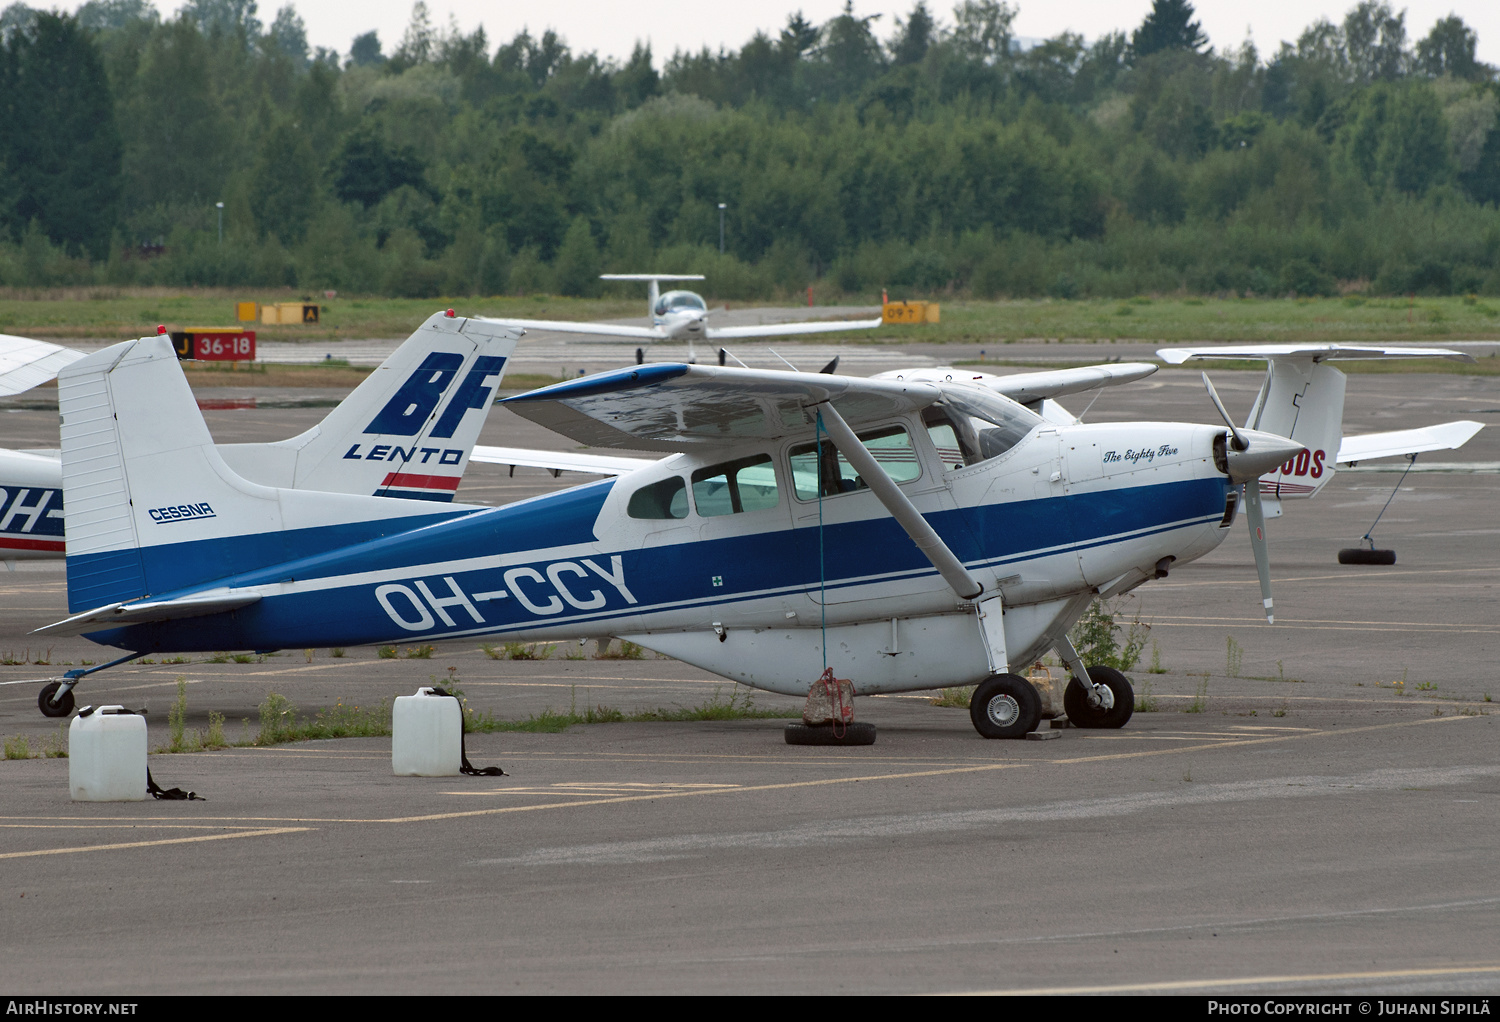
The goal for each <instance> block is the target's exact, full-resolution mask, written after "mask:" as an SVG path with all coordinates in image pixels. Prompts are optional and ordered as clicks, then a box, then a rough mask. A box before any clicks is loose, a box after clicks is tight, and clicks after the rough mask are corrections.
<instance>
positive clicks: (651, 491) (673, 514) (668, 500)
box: [625, 476, 688, 520]
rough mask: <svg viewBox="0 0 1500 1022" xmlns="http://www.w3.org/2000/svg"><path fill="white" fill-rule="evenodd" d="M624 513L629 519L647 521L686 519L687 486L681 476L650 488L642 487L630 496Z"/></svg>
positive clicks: (653, 484)
mask: <svg viewBox="0 0 1500 1022" xmlns="http://www.w3.org/2000/svg"><path fill="white" fill-rule="evenodd" d="M625 513H626V514H628V515H629V516H630V517H631V518H644V519H647V520H653V519H658V520H659V519H663V518H686V517H687V513H688V502H687V485H686V484H685V483H684V482H683V481H682V477H681V476H672V477H671V478H670V479H663V480H662V481H661V482H659V483H652V484H651V485H650V486H642V487H641V488H640V489H639V490H636V491H635V492H634V493H632V494H631V495H630V503H629V504H627V505H626V507H625Z"/></svg>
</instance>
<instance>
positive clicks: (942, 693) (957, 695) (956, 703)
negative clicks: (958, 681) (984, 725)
mask: <svg viewBox="0 0 1500 1022" xmlns="http://www.w3.org/2000/svg"><path fill="white" fill-rule="evenodd" d="M973 698H974V686H973V685H959V686H957V687H955V688H941V689H938V694H937V695H935V696H933V697H932V700H931V701H932V705H933V706H952V707H955V708H957V709H961V710H963V709H968V707H969V700H971V699H973Z"/></svg>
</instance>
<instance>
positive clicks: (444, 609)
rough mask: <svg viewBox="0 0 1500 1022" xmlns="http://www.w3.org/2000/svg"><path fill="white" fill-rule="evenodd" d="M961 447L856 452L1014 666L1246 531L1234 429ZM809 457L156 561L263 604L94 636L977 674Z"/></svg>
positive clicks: (724, 455)
mask: <svg viewBox="0 0 1500 1022" xmlns="http://www.w3.org/2000/svg"><path fill="white" fill-rule="evenodd" d="M945 429H946V427H942V426H937V427H935V426H934V423H933V421H932V420H931V418H930V417H929V418H927V419H924V417H923V416H922V415H920V414H912V415H907V416H896V417H892V418H891V420H890V422H888V423H884V424H876V425H874V426H871V427H861V429H860V430H859V433H860V437H861V439H862V440H863V439H865V438H866V437H867V436H872V435H877V434H878V435H880V436H882V437H883V438H884V439H882V440H877V441H873V443H876V444H881V445H883V446H882V447H881V450H880V451H879V452H877V454H878V457H879V458H880V459H881V461H882V464H883V465H885V466H886V467H887V468H888V469H889V471H890V474H891V475H892V478H894V479H895V480H896V481H897V482H898V484H899V485H900V486H901V489H902V491H903V492H904V493H905V494H906V495H907V497H908V498H909V499H910V500H911V501H912V503H913V504H914V505H915V506H916V507H917V508H918V510H920V511H921V512H922V514H923V515H924V517H925V518H926V519H927V520H928V522H929V523H930V524H931V525H932V526H933V528H934V529H935V530H936V531H937V532H938V534H939V535H940V536H941V537H942V538H943V540H944V541H945V542H946V543H947V544H948V546H949V547H950V548H951V549H952V550H953V551H954V553H955V554H957V556H958V557H959V558H960V559H961V560H962V561H963V563H964V564H965V566H966V567H967V568H968V569H969V570H970V571H971V572H972V573H973V574H974V575H975V577H976V578H977V579H979V581H981V582H982V583H983V584H984V587H985V589H986V591H987V592H993V591H996V590H998V591H999V592H1000V593H1001V594H1002V596H1003V599H1004V602H1005V606H1006V613H1005V631H1006V638H1007V644H1008V646H1009V650H1010V654H1011V661H1012V663H1022V662H1025V661H1026V660H1027V659H1029V658H1030V657H1032V656H1035V655H1036V654H1037V653H1038V652H1040V650H1041V649H1043V648H1045V647H1046V646H1047V645H1048V644H1049V643H1050V642H1052V641H1054V640H1055V638H1056V636H1057V635H1058V634H1059V630H1060V629H1066V628H1067V627H1068V626H1069V625H1071V624H1072V621H1073V620H1074V619H1076V617H1077V616H1078V615H1079V614H1081V613H1082V611H1083V609H1084V608H1085V607H1086V606H1087V604H1088V602H1089V600H1091V599H1092V598H1093V595H1094V594H1095V592H1097V591H1101V590H1108V591H1111V592H1114V591H1124V590H1125V589H1128V588H1130V587H1132V586H1133V585H1136V584H1139V583H1140V582H1141V581H1144V580H1146V579H1147V578H1150V577H1152V576H1153V575H1154V573H1155V571H1156V569H1157V566H1158V565H1159V564H1160V563H1162V561H1163V559H1164V558H1165V559H1171V560H1173V561H1175V562H1176V563H1183V562H1186V561H1190V560H1192V559H1194V558H1196V557H1200V556H1202V555H1203V554H1205V553H1207V552H1208V551H1209V550H1212V549H1213V548H1214V547H1215V546H1217V545H1218V543H1219V542H1220V541H1221V540H1222V539H1223V537H1224V536H1225V535H1226V534H1227V527H1228V525H1229V524H1230V520H1232V517H1233V506H1234V504H1233V499H1232V490H1233V488H1232V487H1231V484H1230V482H1229V480H1228V478H1227V476H1226V475H1225V474H1224V472H1223V470H1222V468H1221V467H1220V466H1217V465H1216V464H1215V457H1214V445H1215V441H1216V440H1219V442H1220V443H1222V435H1223V430H1222V429H1217V428H1214V427H1209V426H1196V425H1186V424H1181V423H1133V424H1120V423H1112V424H1108V425H1073V426H1054V425H1051V424H1042V425H1039V426H1036V427H1035V428H1032V429H1030V431H1029V432H1027V433H1026V434H1025V435H1024V436H1022V437H1020V438H1019V439H1016V440H1015V441H1014V442H1012V443H1010V445H1009V446H1008V448H1007V449H1004V450H998V449H997V448H996V447H995V446H993V445H992V446H991V447H990V448H989V449H987V450H986V451H984V452H983V453H984V454H986V455H988V456H986V457H980V456H979V455H978V453H977V452H975V451H973V450H969V451H967V452H965V451H960V450H959V449H957V448H956V447H955V446H954V445H953V440H954V439H955V438H954V434H953V431H952V430H951V429H946V431H945ZM903 438H904V439H903ZM870 443H871V442H867V446H870ZM828 450H830V451H831V448H829V449H828ZM871 450H872V451H874V450H875V448H874V447H871ZM811 451H812V445H809V444H808V443H806V442H805V440H804V441H802V442H798V441H791V440H788V441H784V442H774V443H773V442H765V443H750V444H747V445H746V446H745V447H744V448H743V449H730V448H725V447H723V446H718V445H715V446H714V447H713V448H712V451H711V453H709V452H706V453H705V454H702V455H699V454H695V453H694V454H679V455H675V456H673V457H670V458H667V459H665V460H663V461H661V462H658V463H656V464H654V465H652V466H650V467H648V468H644V469H641V470H639V471H637V472H635V473H632V474H630V475H626V476H623V477H621V478H619V479H615V480H605V481H602V482H596V483H590V484H585V485H583V486H579V487H574V488H572V489H568V490H564V491H561V492H558V493H554V494H549V495H546V496H542V497H538V498H534V499H532V500H528V501H523V502H520V503H517V504H512V505H508V506H506V507H500V508H485V509H479V508H472V507H463V506H453V507H452V508H451V510H448V509H445V510H444V511H443V512H441V513H438V514H435V515H433V516H430V517H424V518H423V519H421V520H420V522H414V521H413V520H410V519H408V520H407V521H406V523H405V524H403V525H401V526H400V527H399V528H400V531H392V532H389V533H386V532H384V531H383V530H382V528H381V527H379V526H377V525H372V524H371V523H366V524H365V525H363V526H360V527H358V528H357V529H356V528H354V527H351V528H350V529H349V530H347V532H346V533H341V532H340V530H339V529H338V528H334V529H319V530H304V531H307V532H309V533H314V532H315V533H317V535H307V536H298V535H288V534H280V535H278V537H277V538H276V540H275V544H274V545H275V550H276V551H278V555H277V556H276V557H274V560H276V561H279V563H276V564H275V566H274V567H269V568H266V567H261V565H265V564H266V563H268V560H271V559H273V558H269V557H268V556H267V555H268V553H269V547H268V538H267V537H266V536H249V537H241V538H225V539H215V540H205V541H201V542H199V543H196V544H185V545H178V546H172V547H162V548H150V547H146V548H142V549H141V550H140V555H141V556H142V557H143V558H161V559H162V563H159V564H151V565H148V568H149V570H150V573H151V575H152V577H153V578H162V579H166V580H168V581H169V583H171V582H173V581H175V582H180V583H181V584H180V586H176V587H175V588H172V591H170V592H168V591H159V592H157V593H155V594H154V596H155V597H157V598H162V599H167V598H171V597H172V596H175V595H184V594H186V593H189V592H196V591H203V590H207V589H216V588H223V587H230V588H233V589H237V590H241V589H248V590H253V591H255V592H258V593H259V594H260V595H261V597H262V598H261V600H260V602H258V603H256V604H253V605H252V606H249V607H245V608H243V609H240V610H237V611H234V612H232V613H224V614H217V615H213V616H207V617H200V618H194V619H188V620H180V621H172V622H165V623H160V624H153V625H139V626H134V627H129V628H121V629H115V630H112V631H109V632H98V633H93V635H92V637H93V638H94V639H96V641H100V642H105V643H108V644H111V645H117V646H120V647H122V648H125V649H130V650H137V651H173V652H191V651H210V650H220V649H269V648H301V647H313V646H350V645H358V644H374V643H419V642H427V641H432V640H437V639H453V638H462V637H473V638H476V639H477V638H478V637H480V636H495V637H499V638H503V639H506V640H519V641H555V640H561V639H577V638H580V637H588V636H604V635H613V636H622V637H626V638H630V639H632V640H633V641H637V642H640V643H642V644H643V645H646V646H648V647H650V648H653V649H657V650H660V651H662V652H664V653H668V654H670V655H672V656H675V657H678V658H679V659H683V660H687V661H689V662H692V663H695V664H698V665H700V666H703V667H705V668H706V669H708V670H711V671H714V672H716V673H719V674H721V675H723V676H725V677H730V678H734V679H735V680H739V681H744V682H747V683H749V684H752V685H757V686H760V687H764V688H769V689H774V690H778V691H788V692H796V691H805V690H806V687H807V684H808V683H809V682H810V681H811V680H812V679H813V678H815V677H816V676H817V674H818V673H820V671H821V667H822V663H821V660H820V659H819V658H820V657H821V656H823V655H824V654H825V653H826V655H827V656H828V657H829V662H830V663H834V662H838V663H839V664H840V665H848V664H851V663H852V664H854V665H855V666H854V667H853V668H850V669H853V670H859V671H860V672H862V673H861V677H862V678H863V679H865V680H864V681H863V683H861V682H860V681H858V680H857V681H856V684H857V686H859V690H860V691H862V692H876V691H898V690H902V689H918V688H930V687H933V686H935V685H947V684H955V683H967V682H969V681H972V680H976V679H977V678H982V677H983V676H984V675H985V673H986V672H987V666H986V663H985V658H984V652H983V649H982V648H981V647H980V645H979V641H978V638H977V636H978V630H977V628H976V627H975V625H974V610H973V607H972V606H971V605H968V604H966V603H964V602H963V601H960V600H959V599H958V598H957V597H956V596H955V594H954V592H953V591H952V590H951V589H950V588H949V587H948V586H947V584H946V583H945V582H944V581H943V579H942V578H941V577H940V576H939V575H938V573H937V571H936V570H935V569H934V568H933V566H932V564H931V563H929V562H928V561H927V559H926V558H925V557H924V555H923V554H922V553H921V552H920V551H919V550H917V548H916V547H915V546H914V545H913V543H912V541H911V540H910V539H909V538H907V536H906V535H905V533H903V532H902V530H901V528H900V527H899V526H898V525H897V524H896V522H895V521H894V520H892V518H891V517H890V515H889V514H887V513H886V511H885V509H884V508H883V507H882V506H881V504H880V503H879V501H878V500H877V499H876V498H875V496H874V494H872V493H871V492H870V491H869V490H868V489H867V488H864V487H863V485H862V483H861V481H860V480H859V479H858V478H857V477H854V478H849V477H848V476H847V474H846V475H845V476H844V477H839V476H838V471H839V470H838V467H837V465H835V466H834V467H833V469H832V470H829V468H828V465H829V464H831V462H830V463H823V464H822V465H821V468H820V467H819V464H820V463H818V462H817V457H818V456H817V455H816V454H815V453H811ZM830 471H831V473H832V475H831V477H830ZM820 476H821V478H820ZM1226 507H1227V508H1228V509H1229V510H1228V511H1226ZM414 524H415V525H418V527H416V528H413V527H412V525H414ZM187 547H191V549H187ZM99 567H100V568H101V570H102V569H103V568H104V567H105V566H103V565H100V566H99ZM69 570H70V579H71V577H72V576H73V574H74V572H75V570H76V571H77V572H78V573H79V576H80V577H83V576H84V575H85V574H86V573H87V572H88V571H90V570H92V567H91V566H90V565H88V564H84V563H78V564H74V563H72V562H71V561H70V565H69ZM74 609H75V610H77V609H83V608H81V607H75V608H74ZM867 647H868V648H867ZM924 651H925V652H924Z"/></svg>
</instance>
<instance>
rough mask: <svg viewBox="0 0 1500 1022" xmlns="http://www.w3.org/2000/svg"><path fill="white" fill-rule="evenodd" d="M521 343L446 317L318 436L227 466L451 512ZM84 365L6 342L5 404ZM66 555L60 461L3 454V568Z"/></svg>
mask: <svg viewBox="0 0 1500 1022" xmlns="http://www.w3.org/2000/svg"><path fill="white" fill-rule="evenodd" d="M520 334H521V331H519V330H514V329H511V328H508V327H504V326H501V325H499V324H496V323H491V322H487V321H484V320H474V319H460V318H458V317H455V316H452V315H449V314H448V313H437V314H435V315H433V316H431V317H430V318H429V319H428V320H427V322H425V323H423V324H422V325H421V326H420V327H418V328H417V330H416V331H415V332H413V333H412V335H411V336H410V337H409V338H407V340H406V341H405V342H404V343H402V344H401V346H400V347H398V348H397V349H396V350H395V351H394V352H392V353H391V356H390V357H389V358H387V359H386V360H385V361H384V362H382V363H381V364H380V366H379V367H378V368H377V369H376V370H375V371H374V372H372V373H371V374H370V375H369V376H367V377H366V378H365V379H364V380H363V381H361V382H360V385H359V386H358V387H356V388H355V389H354V391H353V392H352V393H351V394H350V395H349V396H348V397H347V398H346V399H345V400H344V401H343V402H342V403H340V404H339V406H338V407H337V408H335V409H333V411H331V412H329V414H328V416H327V417H326V418H324V419H323V421H322V422H320V423H319V424H318V425H316V426H314V427H312V429H309V430H307V431H306V432H304V433H301V434H299V435H298V436H294V437H292V438H291V439H289V440H281V441H277V442H275V443H261V444H220V445H219V447H218V450H219V455H220V456H221V457H222V458H223V459H224V462H225V464H226V465H227V466H229V468H230V469H231V470H232V471H233V472H234V473H235V474H237V475H239V476H242V477H243V478H245V479H249V480H252V481H254V482H257V483H263V484H265V485H269V486H284V487H289V488H294V489H301V490H323V491H331V492H335V493H363V494H372V495H375V496H381V497H402V498H406V499H411V500H428V501H433V500H435V501H451V500H452V499H453V495H454V492H455V491H456V490H457V489H458V485H459V482H460V481H461V480H462V479H463V474H464V470H465V469H466V468H467V467H468V463H469V460H470V457H471V455H472V453H473V451H474V445H475V441H477V440H478V439H479V432H480V430H481V429H482V428H483V427H484V422H485V418H486V416H487V415H488V414H489V408H490V404H491V401H492V398H493V395H494V392H495V390H496V388H497V387H498V386H499V383H500V380H501V378H502V376H503V375H504V372H505V363H506V360H507V359H508V358H509V357H510V355H511V353H512V352H513V351H514V350H515V346H516V339H517V338H518V337H519V336H520ZM11 342H18V343H11ZM47 349H50V351H49V350H47ZM83 357H84V355H83V353H82V352H78V351H71V350H69V349H67V348H61V347H58V346H57V345H54V344H47V343H46V342H43V341H31V340H27V339H26V338H19V337H0V394H11V393H20V392H21V391H23V390H26V389H28V388H29V387H32V386H36V385H37V384H39V383H43V382H46V380H49V379H51V378H52V377H53V376H54V375H55V374H56V372H57V370H58V369H59V368H60V367H61V366H65V365H68V364H70V363H71V362H73V361H76V360H77V359H80V358H83ZM471 413H474V414H471ZM63 552H64V550H63V468H62V462H61V461H60V459H59V457H58V452H57V451H11V450H0V559H4V560H5V561H7V562H11V561H15V560H22V559H34V558H60V557H62V556H63Z"/></svg>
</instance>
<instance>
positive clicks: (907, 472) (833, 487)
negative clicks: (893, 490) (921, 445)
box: [788, 426, 922, 500]
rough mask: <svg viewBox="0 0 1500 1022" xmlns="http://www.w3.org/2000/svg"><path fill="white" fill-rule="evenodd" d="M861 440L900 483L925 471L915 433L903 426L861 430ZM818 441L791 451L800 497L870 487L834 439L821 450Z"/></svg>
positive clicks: (801, 445)
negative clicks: (914, 442)
mask: <svg viewBox="0 0 1500 1022" xmlns="http://www.w3.org/2000/svg"><path fill="white" fill-rule="evenodd" d="M859 442H860V443H862V444H864V445H865V450H867V451H869V452H870V454H871V455H873V456H874V458H875V460H876V461H877V462H879V464H880V467H881V468H883V469H885V471H886V474H887V475H889V476H890V477H891V479H892V480H894V481H895V482H898V483H905V482H909V481H911V480H913V479H915V478H917V477H918V476H920V475H921V474H922V466H921V464H920V463H919V462H918V461H917V452H916V449H915V448H913V447H912V443H911V434H910V433H908V432H907V431H906V430H905V429H903V428H902V427H900V426H887V427H886V428H884V429H876V430H871V431H870V432H868V433H861V434H859ZM818 446H819V445H817V444H799V445H798V446H796V447H793V448H792V449H791V451H790V452H789V453H788V460H790V462H791V466H792V485H793V488H794V489H795V490H796V493H797V499H798V500H817V499H818V494H819V492H821V493H822V495H823V496H825V497H836V496H838V495H839V494H841V493H853V492H854V491H856V490H864V489H868V488H869V486H868V484H867V483H866V482H865V481H864V480H863V479H861V478H860V477H859V473H857V472H855V471H854V466H852V465H850V464H849V463H848V462H847V461H845V460H844V456H843V455H842V454H840V453H839V452H838V449H837V448H835V447H834V446H833V441H831V440H824V441H823V443H822V449H821V453H817V452H818Z"/></svg>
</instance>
